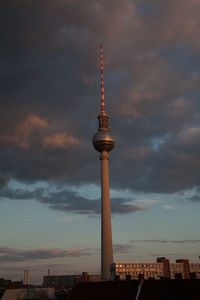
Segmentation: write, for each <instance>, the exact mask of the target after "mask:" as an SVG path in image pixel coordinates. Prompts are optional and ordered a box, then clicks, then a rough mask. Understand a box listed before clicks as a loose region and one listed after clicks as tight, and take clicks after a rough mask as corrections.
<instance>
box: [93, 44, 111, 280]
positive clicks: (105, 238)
mask: <svg viewBox="0 0 200 300" xmlns="http://www.w3.org/2000/svg"><path fill="white" fill-rule="evenodd" d="M108 118H109V117H108V115H107V114H106V112H105V107H104V83H103V52H102V45H101V111H100V114H99V116H98V119H99V128H98V131H97V133H96V134H95V135H94V137H93V145H94V148H95V149H96V150H97V151H98V152H100V153H101V155H100V160H101V278H102V280H109V279H110V264H111V263H112V262H113V248H112V229H111V214H110V196H109V172H108V152H110V151H111V150H112V149H113V147H114V145H115V142H114V139H113V138H112V136H111V134H110V130H109V125H108Z"/></svg>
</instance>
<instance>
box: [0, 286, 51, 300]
mask: <svg viewBox="0 0 200 300" xmlns="http://www.w3.org/2000/svg"><path fill="white" fill-rule="evenodd" d="M19 299H20V300H23V299H24V300H25V299H29V300H37V299H38V300H39V299H49V300H53V299H55V300H56V299H57V298H56V294H55V289H54V288H29V289H25V288H23V289H22V288H21V289H7V290H6V291H5V293H4V294H3V297H2V300H19Z"/></svg>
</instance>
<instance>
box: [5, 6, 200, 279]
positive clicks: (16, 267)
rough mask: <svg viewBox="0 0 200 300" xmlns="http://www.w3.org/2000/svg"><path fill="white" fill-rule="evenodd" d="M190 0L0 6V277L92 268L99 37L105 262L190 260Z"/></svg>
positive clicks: (193, 136) (196, 198) (195, 198)
mask: <svg viewBox="0 0 200 300" xmlns="http://www.w3.org/2000/svg"><path fill="white" fill-rule="evenodd" d="M199 11H200V1H199V0H190V1H188V0H181V1H180V0H175V1H174V0H168V1H160V0H123V1H121V0H101V1H100V0H95V1H94V0H85V1H81V0H57V1H55V0H40V1H38V0H16V1H11V0H1V2H0V41H1V47H0V65H1V68H0V105H1V106H0V107H1V110H0V220H1V226H0V262H1V273H0V277H6V278H11V279H16V280H17V279H20V278H22V277H23V270H25V269H29V270H30V279H31V282H32V283H35V282H39V283H40V282H41V281H42V275H46V274H47V269H50V270H51V274H78V273H80V272H82V271H88V272H89V273H99V272H100V215H99V213H100V161H99V154H98V153H97V152H96V151H95V150H94V149H93V147H92V137H93V135H94V134H95V132H96V129H97V115H98V113H99V111H100V47H99V45H100V42H101V41H103V45H104V84H105V105H106V110H107V112H108V113H109V115H110V125H111V129H112V134H113V135H114V137H115V140H116V147H115V149H114V150H113V151H112V153H111V154H110V160H109V167H110V194H111V209H112V229H113V244H114V251H115V252H114V259H115V261H117V260H118V261H119V260H120V261H155V259H156V257H157V256H159V255H162V256H167V257H169V258H170V260H172V261H173V260H174V259H176V258H180V257H184V258H189V259H190V260H191V261H198V257H199V254H200V251H199V246H200V234H199V226H200V219H199V208H200V159H199V152H200V101H199V98H200V54H199V53H200V39H199V36H200V18H199Z"/></svg>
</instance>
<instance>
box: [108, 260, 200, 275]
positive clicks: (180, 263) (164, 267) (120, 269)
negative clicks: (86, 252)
mask: <svg viewBox="0 0 200 300" xmlns="http://www.w3.org/2000/svg"><path fill="white" fill-rule="evenodd" d="M110 267H111V279H115V278H119V279H122V280H125V279H127V278H130V279H135V280H136V279H138V278H139V276H142V277H143V278H144V279H163V278H165V279H200V263H189V260H188V259H177V260H176V262H172V263H170V262H169V259H167V258H165V257H159V258H157V261H156V262H129V263H122V262H115V263H112V264H111V266H110Z"/></svg>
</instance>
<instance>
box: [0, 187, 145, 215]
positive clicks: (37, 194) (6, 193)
mask: <svg viewBox="0 0 200 300" xmlns="http://www.w3.org/2000/svg"><path fill="white" fill-rule="evenodd" d="M0 197H1V198H3V199H9V200H31V199H35V200H38V201H40V202H42V203H44V204H46V205H47V206H48V207H49V208H50V209H55V210H60V211H63V212H74V213H79V214H89V215H92V216H94V215H99V214H100V211H101V206H100V200H99V199H93V200H90V199H88V198H86V197H82V196H79V195H78V194H77V193H76V192H72V191H69V190H66V189H64V190H63V189H61V190H59V189H58V190H57V191H55V192H52V191H48V189H47V188H36V189H35V190H34V191H32V190H31V191H30V190H24V189H11V188H8V187H7V188H4V189H2V190H1V191H0ZM143 210H145V208H143V207H142V206H139V205H134V204H132V203H131V201H130V202H128V203H127V200H125V199H122V198H115V199H111V211H112V213H113V214H129V213H132V212H135V211H143Z"/></svg>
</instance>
